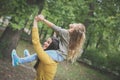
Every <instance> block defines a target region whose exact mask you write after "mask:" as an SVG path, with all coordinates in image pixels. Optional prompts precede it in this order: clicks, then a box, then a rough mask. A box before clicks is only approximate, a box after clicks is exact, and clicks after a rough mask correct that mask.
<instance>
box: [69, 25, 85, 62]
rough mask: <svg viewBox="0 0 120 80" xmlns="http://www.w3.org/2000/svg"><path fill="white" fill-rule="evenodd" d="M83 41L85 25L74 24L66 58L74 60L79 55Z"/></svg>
mask: <svg viewBox="0 0 120 80" xmlns="http://www.w3.org/2000/svg"><path fill="white" fill-rule="evenodd" d="M84 42H85V26H84V25H83V24H81V23H78V24H76V26H75V28H74V31H73V32H72V33H70V41H69V50H68V58H67V59H68V60H70V61H72V62H74V61H75V60H76V59H77V58H78V57H79V56H80V52H81V50H82V47H83V44H84Z"/></svg>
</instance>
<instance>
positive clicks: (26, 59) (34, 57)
mask: <svg viewBox="0 0 120 80" xmlns="http://www.w3.org/2000/svg"><path fill="white" fill-rule="evenodd" d="M37 58H38V57H37V54H35V53H34V54H32V55H30V56H27V57H24V58H20V59H19V62H20V63H21V64H24V63H28V62H32V61H35V60H37Z"/></svg>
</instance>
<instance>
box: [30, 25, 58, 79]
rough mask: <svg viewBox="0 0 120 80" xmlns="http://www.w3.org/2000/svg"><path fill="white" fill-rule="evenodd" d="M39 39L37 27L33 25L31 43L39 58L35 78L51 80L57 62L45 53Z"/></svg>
mask: <svg viewBox="0 0 120 80" xmlns="http://www.w3.org/2000/svg"><path fill="white" fill-rule="evenodd" d="M39 40H40V39H39V33H38V28H34V27H33V29H32V43H33V46H34V49H35V51H36V53H37V55H38V58H39V59H40V63H39V65H38V68H37V75H36V79H35V80H53V79H54V76H55V73H56V69H57V63H56V62H55V61H53V60H52V58H51V57H49V56H48V55H47V54H46V52H45V51H44V50H43V48H42V46H41V44H40V42H39Z"/></svg>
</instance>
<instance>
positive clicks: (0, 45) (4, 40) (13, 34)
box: [0, 26, 22, 60]
mask: <svg viewBox="0 0 120 80" xmlns="http://www.w3.org/2000/svg"><path fill="white" fill-rule="evenodd" d="M21 32H22V30H13V29H12V28H11V27H9V26H8V27H7V28H6V29H5V31H4V32H3V34H2V36H1V37H0V55H2V59H7V60H10V58H11V51H12V49H16V46H17V44H18V41H19V39H20V34H21Z"/></svg>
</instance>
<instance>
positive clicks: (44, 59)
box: [32, 27, 55, 64]
mask: <svg viewBox="0 0 120 80" xmlns="http://www.w3.org/2000/svg"><path fill="white" fill-rule="evenodd" d="M32 43H33V46H34V49H35V51H36V53H37V55H38V58H39V59H40V62H42V63H45V64H51V63H55V61H53V60H52V58H51V57H49V56H48V54H46V52H45V51H44V50H43V48H42V46H41V44H40V39H39V33H38V28H35V27H33V28H32Z"/></svg>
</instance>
